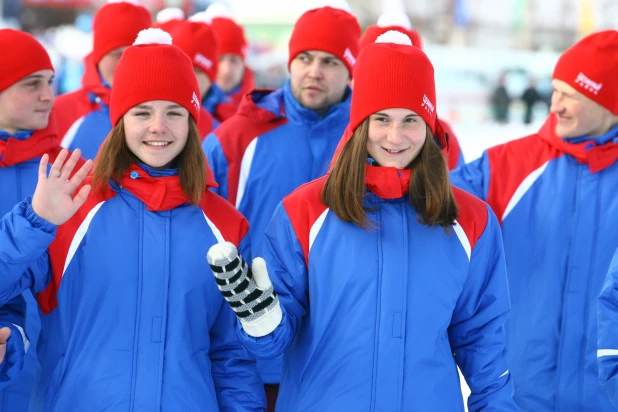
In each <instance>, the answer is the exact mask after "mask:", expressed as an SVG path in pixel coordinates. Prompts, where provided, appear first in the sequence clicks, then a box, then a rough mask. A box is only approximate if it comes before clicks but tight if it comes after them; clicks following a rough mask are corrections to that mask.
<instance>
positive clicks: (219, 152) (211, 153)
mask: <svg viewBox="0 0 618 412" xmlns="http://www.w3.org/2000/svg"><path fill="white" fill-rule="evenodd" d="M202 149H204V153H205V154H206V159H207V160H208V167H210V170H212V173H213V175H214V177H215V181H216V182H217V184H218V185H219V187H218V188H211V189H210V190H212V191H213V192H214V193H216V194H218V195H219V196H221V197H223V198H225V199H228V193H227V173H228V172H227V171H228V163H227V159H226V158H225V153H223V148H222V147H221V144H220V143H219V138H217V136H216V135H215V134H214V133H210V134H209V135H208V136H207V137H206V139H205V140H204V143H202Z"/></svg>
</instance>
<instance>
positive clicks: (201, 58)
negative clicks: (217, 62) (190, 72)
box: [193, 53, 212, 70]
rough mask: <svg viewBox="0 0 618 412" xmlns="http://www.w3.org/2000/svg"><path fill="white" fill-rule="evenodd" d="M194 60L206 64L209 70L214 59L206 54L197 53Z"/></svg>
mask: <svg viewBox="0 0 618 412" xmlns="http://www.w3.org/2000/svg"><path fill="white" fill-rule="evenodd" d="M193 61H194V62H195V63H196V64H199V65H201V66H204V67H206V68H207V69H209V70H210V68H211V67H212V61H211V60H210V59H209V58H208V57H206V56H204V55H203V54H202V53H196V54H195V57H194V58H193Z"/></svg>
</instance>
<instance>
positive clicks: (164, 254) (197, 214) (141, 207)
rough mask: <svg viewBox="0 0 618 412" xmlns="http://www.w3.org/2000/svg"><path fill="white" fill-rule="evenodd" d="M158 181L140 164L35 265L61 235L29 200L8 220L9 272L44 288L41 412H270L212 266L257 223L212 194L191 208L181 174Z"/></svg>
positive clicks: (90, 203)
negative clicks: (213, 254) (211, 252)
mask: <svg viewBox="0 0 618 412" xmlns="http://www.w3.org/2000/svg"><path fill="white" fill-rule="evenodd" d="M148 173H151V174H153V177H151V176H150V175H149V174H148ZM148 173H147V172H146V171H144V170H142V169H141V168H138V167H137V166H133V167H132V169H131V173H127V174H126V175H125V176H123V178H122V179H121V180H120V182H119V183H117V182H112V189H113V190H110V191H108V193H106V194H105V195H100V194H97V195H95V194H91V195H90V196H89V198H88V200H87V201H86V204H85V205H84V206H83V207H82V208H81V209H80V210H79V211H78V213H77V214H76V215H75V216H74V217H73V218H71V219H70V220H69V221H68V222H67V223H65V224H64V225H62V226H60V227H59V228H58V231H57V233H56V239H55V240H54V241H53V243H52V244H51V245H50V246H49V252H44V255H42V256H40V257H39V259H38V260H35V263H36V265H33V263H28V262H32V260H33V258H35V257H36V255H37V254H40V251H41V248H42V247H43V248H44V247H45V243H46V242H47V243H49V236H50V235H49V233H48V231H47V230H46V229H45V227H42V228H39V226H40V219H38V220H37V217H36V215H35V214H34V213H33V211H32V208H31V206H30V205H29V204H28V202H24V203H23V204H21V205H20V206H19V207H17V208H16V209H15V213H14V214H13V215H12V216H11V215H9V216H10V217H9V219H8V222H7V221H5V222H4V226H3V233H6V232H7V231H8V232H9V234H10V235H9V236H8V238H7V236H4V238H3V240H1V241H0V242H2V243H1V244H0V250H9V251H10V252H11V253H9V256H6V258H8V259H4V262H0V265H6V264H7V261H8V262H9V269H8V270H7V269H4V268H3V269H2V271H3V273H9V274H10V276H11V277H12V278H14V279H15V280H14V282H13V284H19V285H20V286H21V287H27V286H29V287H31V288H32V289H33V290H34V291H35V292H40V293H38V295H37V299H38V302H39V306H40V307H41V310H42V312H43V317H42V328H41V337H40V342H39V345H38V348H37V352H38V357H39V361H40V363H41V365H40V370H39V372H38V374H37V379H36V381H35V386H34V391H33V401H32V404H31V410H32V411H45V412H53V411H89V412H97V411H101V412H102V411H128V410H131V411H148V412H150V411H202V410H204V411H219V410H220V411H229V412H232V411H263V410H264V408H265V398H264V392H263V386H262V382H261V380H260V378H259V375H258V372H257V369H256V367H255V360H254V359H253V358H252V356H250V355H249V353H248V352H247V351H246V350H245V349H244V348H243V347H242V346H241V345H240V343H239V341H238V338H237V336H236V333H235V331H234V321H235V317H234V315H233V313H232V311H231V310H230V308H229V306H228V305H227V303H226V302H225V301H224V300H223V298H222V296H221V294H220V292H219V290H218V288H217V286H216V284H215V282H214V280H213V278H212V274H211V272H210V268H209V267H208V264H207V262H206V259H205V254H206V252H207V251H208V249H209V247H210V246H211V245H213V244H214V243H216V242H222V241H225V240H228V241H231V242H233V243H236V244H240V249H241V250H246V249H247V247H248V245H247V243H246V242H245V241H243V242H242V243H241V239H243V237H244V235H245V233H246V231H247V229H248V227H247V224H246V222H245V221H244V219H243V218H242V216H240V214H239V213H238V212H236V211H235V210H234V208H233V207H231V205H229V203H228V202H226V201H224V200H223V199H220V198H219V197H218V196H216V195H215V194H213V193H211V192H210V191H207V193H205V194H204V198H203V200H202V202H201V203H200V204H199V205H198V206H190V205H188V204H187V203H186V196H185V195H184V194H183V192H182V189H180V186H179V184H178V177H177V176H158V175H157V174H155V172H154V171H152V170H148ZM19 261H21V262H24V263H23V264H22V265H21V267H13V268H12V270H11V267H10V264H11V263H10V262H19ZM26 265H29V268H26V267H25V266H26ZM24 269H26V271H25V273H24ZM20 273H21V274H22V275H21V276H20V275H19V274H20ZM3 288H6V285H3ZM2 303H4V302H2ZM11 303H12V302H9V303H8V304H5V305H4V307H3V308H4V309H6V308H7V307H8V308H11ZM15 352H17V354H19V352H18V351H14V353H15ZM9 362H11V363H12V364H13V365H18V363H19V359H9ZM6 372H7V371H5V373H6ZM8 374H9V375H10V371H8Z"/></svg>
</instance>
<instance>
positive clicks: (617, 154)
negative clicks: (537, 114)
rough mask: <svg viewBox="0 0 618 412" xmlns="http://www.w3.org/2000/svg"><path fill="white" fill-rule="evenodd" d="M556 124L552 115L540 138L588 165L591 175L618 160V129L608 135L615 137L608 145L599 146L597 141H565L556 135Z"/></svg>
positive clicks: (611, 138)
mask: <svg viewBox="0 0 618 412" xmlns="http://www.w3.org/2000/svg"><path fill="white" fill-rule="evenodd" d="M556 123H557V119H556V116H555V115H553V114H550V115H549V117H548V118H547V120H546V121H545V124H543V126H542V127H541V129H540V130H539V132H538V133H537V134H538V136H539V137H540V138H541V139H543V140H545V141H546V142H548V143H549V144H550V145H552V146H553V147H554V148H556V149H557V150H559V151H560V152H563V153H565V154H568V155H570V156H572V157H574V158H575V159H576V160H577V161H578V162H579V163H581V164H587V165H588V167H589V169H590V172H591V173H597V172H600V171H601V170H604V169H606V168H608V167H609V166H612V165H613V164H614V163H616V160H618V143H617V142H615V141H616V138H617V137H618V128H616V127H614V128H612V129H611V130H610V131H609V132H608V134H613V136H609V137H608V138H607V139H606V140H607V143H605V144H601V145H599V144H597V142H596V141H595V140H588V139H583V140H582V138H578V139H575V140H571V141H570V142H567V141H565V140H564V139H562V138H561V137H559V136H558V135H556ZM576 142H579V143H576Z"/></svg>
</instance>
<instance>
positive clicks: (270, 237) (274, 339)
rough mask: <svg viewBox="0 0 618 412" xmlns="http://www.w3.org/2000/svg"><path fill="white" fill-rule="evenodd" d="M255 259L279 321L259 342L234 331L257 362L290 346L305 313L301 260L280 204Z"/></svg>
mask: <svg viewBox="0 0 618 412" xmlns="http://www.w3.org/2000/svg"><path fill="white" fill-rule="evenodd" d="M259 256H260V257H262V258H263V259H264V261H265V262H266V267H267V268H268V275H269V277H270V280H271V282H272V283H273V286H274V288H275V292H277V295H278V297H279V302H280V304H281V311H282V313H283V317H282V320H281V323H280V324H279V326H278V327H277V328H276V329H275V330H274V331H273V332H272V333H270V334H268V335H266V336H264V337H261V338H256V337H253V336H249V335H247V333H246V332H245V331H244V330H243V329H242V327H241V326H240V325H237V328H236V329H237V331H238V335H239V337H240V339H241V341H242V343H243V345H244V346H245V347H246V348H247V349H249V350H250V351H251V352H252V353H253V354H254V355H255V356H256V357H257V358H260V359H274V358H277V357H279V356H282V355H283V354H284V353H285V351H286V350H287V349H288V347H289V346H290V345H291V344H292V341H293V340H294V337H295V336H296V333H297V331H298V328H299V327H300V324H301V321H302V318H303V316H305V314H306V313H307V312H308V310H309V299H308V286H307V266H306V265H305V257H304V254H303V251H302V247H301V245H300V243H299V242H298V239H297V238H296V233H295V232H294V228H293V227H292V222H290V218H289V217H288V215H287V213H286V211H285V208H284V207H283V204H282V203H279V206H277V209H275V213H274V214H273V217H272V219H271V221H270V223H269V225H268V227H267V229H266V233H265V235H264V238H263V242H262V246H261V248H260V253H259ZM238 323H239V324H240V322H238Z"/></svg>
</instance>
